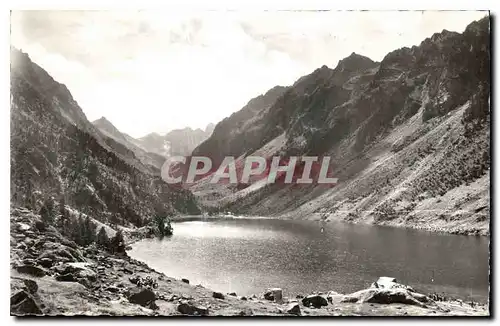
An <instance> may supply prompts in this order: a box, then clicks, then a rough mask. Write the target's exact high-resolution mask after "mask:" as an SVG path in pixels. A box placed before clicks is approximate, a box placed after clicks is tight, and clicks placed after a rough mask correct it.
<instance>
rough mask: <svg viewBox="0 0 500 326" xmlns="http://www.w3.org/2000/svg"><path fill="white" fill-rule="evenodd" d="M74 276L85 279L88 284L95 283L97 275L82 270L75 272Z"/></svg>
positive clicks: (88, 270) (90, 271)
mask: <svg viewBox="0 0 500 326" xmlns="http://www.w3.org/2000/svg"><path fill="white" fill-rule="evenodd" d="M76 276H77V277H78V278H84V279H87V280H89V281H90V282H95V281H96V280H97V274H96V273H95V272H94V271H92V270H90V269H82V270H80V271H78V272H77V274H76Z"/></svg>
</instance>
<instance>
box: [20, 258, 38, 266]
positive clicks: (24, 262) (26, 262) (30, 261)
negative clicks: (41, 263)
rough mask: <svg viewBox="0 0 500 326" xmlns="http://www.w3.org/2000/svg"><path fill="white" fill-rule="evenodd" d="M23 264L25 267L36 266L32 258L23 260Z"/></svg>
mask: <svg viewBox="0 0 500 326" xmlns="http://www.w3.org/2000/svg"><path fill="white" fill-rule="evenodd" d="M23 264H24V265H30V266H33V265H35V260H34V259H32V258H24V259H23Z"/></svg>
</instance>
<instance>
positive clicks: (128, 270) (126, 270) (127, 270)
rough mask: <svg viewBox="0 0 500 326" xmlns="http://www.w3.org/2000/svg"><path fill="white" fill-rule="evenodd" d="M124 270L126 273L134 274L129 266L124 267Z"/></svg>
mask: <svg viewBox="0 0 500 326" xmlns="http://www.w3.org/2000/svg"><path fill="white" fill-rule="evenodd" d="M122 271H123V272H124V273H126V274H134V271H133V270H132V269H130V268H128V267H123V269H122Z"/></svg>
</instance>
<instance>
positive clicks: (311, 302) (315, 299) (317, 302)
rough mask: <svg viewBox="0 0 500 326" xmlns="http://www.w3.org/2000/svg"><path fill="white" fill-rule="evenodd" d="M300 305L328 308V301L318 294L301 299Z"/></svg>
mask: <svg viewBox="0 0 500 326" xmlns="http://www.w3.org/2000/svg"><path fill="white" fill-rule="evenodd" d="M302 304H303V305H304V306H306V307H310V306H313V307H314V308H321V307H323V306H328V300H327V299H326V298H325V297H323V296H321V295H319V294H311V295H308V296H307V297H305V298H303V299H302Z"/></svg>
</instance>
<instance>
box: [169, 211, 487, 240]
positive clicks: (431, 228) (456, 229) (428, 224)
mask: <svg viewBox="0 0 500 326" xmlns="http://www.w3.org/2000/svg"><path fill="white" fill-rule="evenodd" d="M311 217H312V218H308V219H306V220H308V221H309V220H310V221H318V222H321V221H324V222H325V223H330V222H342V223H350V224H366V225H379V226H384V227H394V228H400V229H401V228H403V229H404V228H406V229H415V230H421V231H427V232H434V233H442V234H453V235H466V236H484V237H489V236H490V231H489V227H480V228H478V227H477V226H476V225H475V224H473V223H468V222H467V221H465V222H464V223H455V224H453V225H450V224H449V223H447V222H446V221H443V220H441V219H428V220H426V221H421V222H418V223H417V222H412V223H406V222H403V221H401V220H391V221H382V222H378V223H374V222H373V221H365V220H343V219H342V220H340V219H335V218H328V219H325V218H324V215H322V214H311ZM224 219H279V220H297V219H294V218H290V217H282V216H275V217H263V216H250V215H249V216H246V215H224V214H222V215H178V216H174V217H171V221H172V222H189V221H209V220H224Z"/></svg>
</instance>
